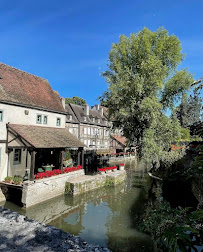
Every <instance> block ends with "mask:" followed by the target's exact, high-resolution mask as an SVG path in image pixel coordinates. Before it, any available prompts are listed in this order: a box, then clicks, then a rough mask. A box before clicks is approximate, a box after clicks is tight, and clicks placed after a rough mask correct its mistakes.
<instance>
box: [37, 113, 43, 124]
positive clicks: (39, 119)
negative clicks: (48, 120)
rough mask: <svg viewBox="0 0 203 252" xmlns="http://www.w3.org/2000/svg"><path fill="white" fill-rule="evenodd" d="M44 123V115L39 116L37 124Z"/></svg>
mask: <svg viewBox="0 0 203 252" xmlns="http://www.w3.org/2000/svg"><path fill="white" fill-rule="evenodd" d="M41 123H42V115H37V124H41Z"/></svg>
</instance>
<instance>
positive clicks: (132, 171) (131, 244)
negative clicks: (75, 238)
mask: <svg viewBox="0 0 203 252" xmlns="http://www.w3.org/2000/svg"><path fill="white" fill-rule="evenodd" d="M126 167H127V171H128V178H127V180H126V181H125V183H123V184H121V185H118V186H116V187H109V188H101V189H98V190H94V191H91V192H88V193H85V194H83V195H81V196H74V197H71V196H61V197H58V198H55V199H53V200H50V201H47V202H44V203H41V204H38V205H36V206H34V207H31V208H28V209H22V208H19V207H17V206H16V205H14V204H12V203H9V202H6V203H5V204H4V207H7V208H11V209H13V210H15V211H18V212H20V213H22V214H24V215H26V216H28V217H29V218H32V219H35V220H37V221H40V222H45V223H46V224H49V225H53V226H55V227H57V228H60V229H62V230H64V231H67V232H69V233H72V234H74V235H80V236H81V237H82V238H83V239H84V240H86V241H87V242H88V243H94V244H99V245H101V246H107V247H108V248H110V249H111V250H112V251H153V244H152V242H151V240H150V238H149V237H148V236H146V235H145V234H142V233H140V232H139V231H138V230H137V228H136V226H137V225H136V221H137V220H138V218H137V216H139V215H140V214H142V213H143V212H144V203H145V202H146V201H147V197H148V188H149V187H150V186H151V180H150V178H149V177H148V175H147V174H146V173H145V172H144V170H143V167H141V165H137V166H136V165H135V162H133V161H131V162H129V163H127V165H126Z"/></svg>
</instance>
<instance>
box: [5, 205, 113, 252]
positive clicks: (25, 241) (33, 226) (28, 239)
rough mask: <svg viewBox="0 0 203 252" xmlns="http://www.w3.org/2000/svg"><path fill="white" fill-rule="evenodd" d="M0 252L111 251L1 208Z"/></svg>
mask: <svg viewBox="0 0 203 252" xmlns="http://www.w3.org/2000/svg"><path fill="white" fill-rule="evenodd" d="M0 251H6V252H13V251H16V252H18V251H19V252H28V251H32V252H35V251H36V252H39V251H40V252H45V251H46V252H48V251H49V252H59V251H60V252H61V251H67V252H74V251H75V252H76V251H77V252H110V250H109V249H108V248H103V247H100V246H97V245H90V244H88V243H87V242H85V241H83V240H82V239H81V238H80V237H79V236H74V235H72V234H69V233H67V232H64V231H62V230H60V229H57V228H55V227H53V226H46V225H45V224H43V223H39V222H36V221H34V220H30V219H28V218H27V217H26V216H23V215H20V214H18V213H16V212H13V211H11V210H8V209H5V208H2V207H0Z"/></svg>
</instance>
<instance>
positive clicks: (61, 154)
mask: <svg viewBox="0 0 203 252" xmlns="http://www.w3.org/2000/svg"><path fill="white" fill-rule="evenodd" d="M63 156H64V151H60V158H59V169H60V170H62V169H63Z"/></svg>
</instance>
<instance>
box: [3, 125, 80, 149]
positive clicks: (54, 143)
mask: <svg viewBox="0 0 203 252" xmlns="http://www.w3.org/2000/svg"><path fill="white" fill-rule="evenodd" d="M8 127H9V128H10V129H11V130H13V131H14V132H15V133H17V134H18V135H20V136H21V137H22V138H23V139H24V140H26V141H27V142H28V143H29V144H31V145H32V146H33V147H35V148H65V147H72V148H74V147H84V146H85V145H84V144H83V143H82V142H81V141H80V140H79V139H78V138H76V137H75V136H74V135H72V134H71V133H69V132H68V130H67V129H64V128H51V127H40V126H29V125H21V124H8Z"/></svg>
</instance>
